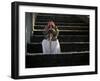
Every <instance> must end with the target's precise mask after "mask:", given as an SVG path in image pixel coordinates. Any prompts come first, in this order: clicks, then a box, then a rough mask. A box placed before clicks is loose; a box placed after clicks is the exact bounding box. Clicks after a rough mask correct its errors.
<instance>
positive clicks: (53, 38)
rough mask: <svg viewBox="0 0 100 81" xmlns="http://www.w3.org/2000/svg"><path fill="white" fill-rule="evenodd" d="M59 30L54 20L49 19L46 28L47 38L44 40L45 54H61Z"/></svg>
mask: <svg viewBox="0 0 100 81" xmlns="http://www.w3.org/2000/svg"><path fill="white" fill-rule="evenodd" d="M58 34H59V30H58V28H57V26H56V25H55V23H54V22H53V21H49V22H48V25H47V26H46V27H45V29H44V35H45V39H44V40H43V41H42V49H43V54H60V44H59V41H58V39H57V37H58Z"/></svg>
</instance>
